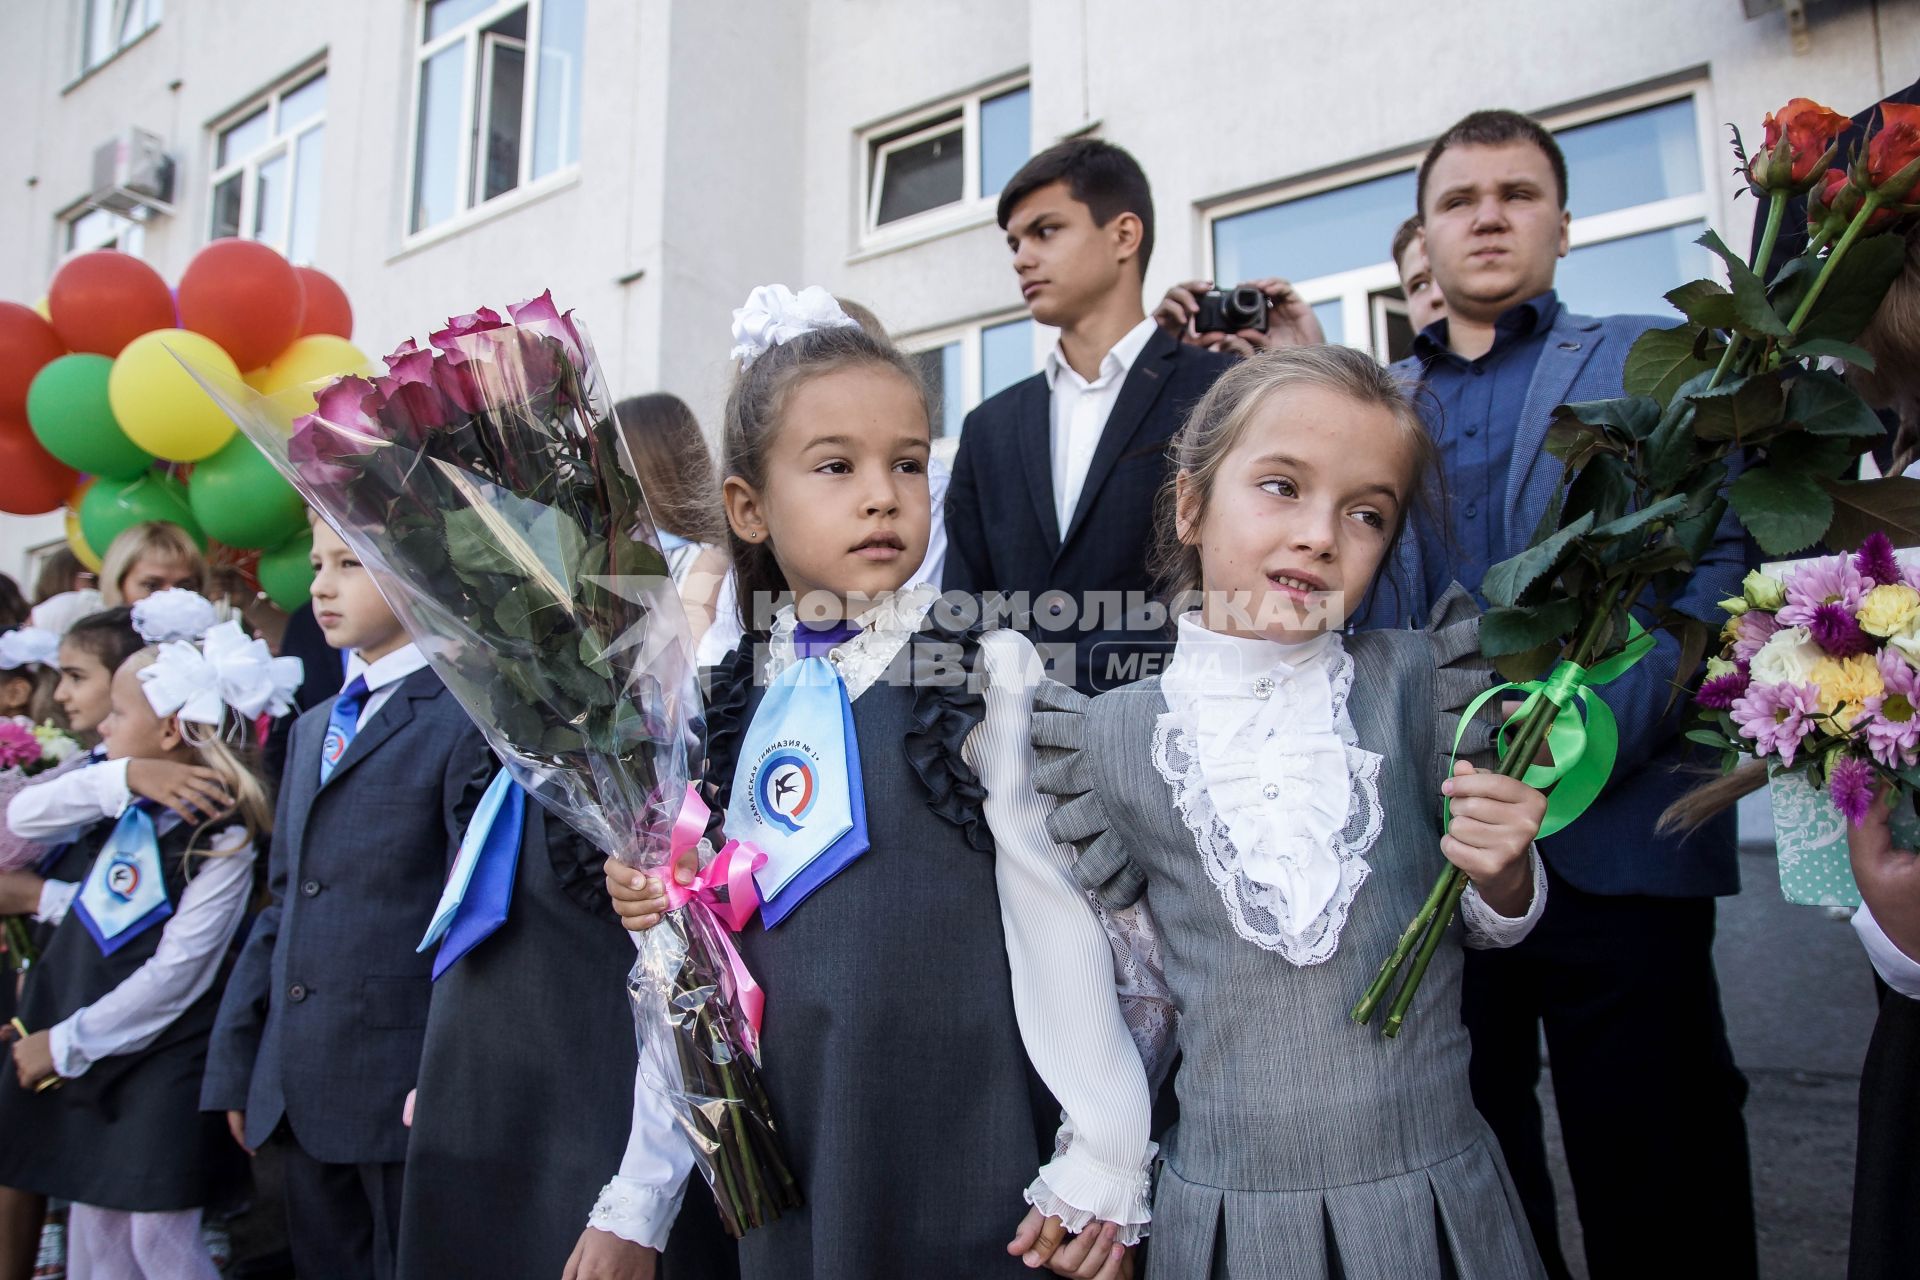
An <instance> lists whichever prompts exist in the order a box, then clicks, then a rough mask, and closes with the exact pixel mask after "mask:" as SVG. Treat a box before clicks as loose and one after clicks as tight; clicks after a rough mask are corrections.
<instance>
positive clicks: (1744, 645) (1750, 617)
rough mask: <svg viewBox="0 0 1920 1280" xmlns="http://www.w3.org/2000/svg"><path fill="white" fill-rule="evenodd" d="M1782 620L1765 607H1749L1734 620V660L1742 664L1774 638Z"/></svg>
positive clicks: (1749, 660)
mask: <svg viewBox="0 0 1920 1280" xmlns="http://www.w3.org/2000/svg"><path fill="white" fill-rule="evenodd" d="M1779 629H1780V621H1779V619H1777V618H1775V617H1774V616H1773V615H1772V614H1770V613H1768V612H1766V611H1765V610H1764V609H1749V610H1747V611H1746V612H1745V613H1743V614H1741V615H1740V616H1739V617H1738V618H1737V619H1735V620H1734V630H1735V633H1736V634H1735V636H1734V641H1733V660H1734V661H1735V662H1738V663H1740V664H1741V665H1742V666H1744V665H1746V664H1747V663H1749V662H1752V661H1753V655H1754V654H1756V653H1758V652H1760V650H1761V649H1762V648H1764V647H1765V646H1766V643H1767V641H1769V640H1771V639H1773V633H1774V632H1776V631H1778V630H1779Z"/></svg>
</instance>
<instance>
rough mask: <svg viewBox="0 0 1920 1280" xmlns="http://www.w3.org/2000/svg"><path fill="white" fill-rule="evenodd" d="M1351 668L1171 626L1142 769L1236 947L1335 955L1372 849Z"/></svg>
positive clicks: (1368, 775)
mask: <svg viewBox="0 0 1920 1280" xmlns="http://www.w3.org/2000/svg"><path fill="white" fill-rule="evenodd" d="M1352 687H1353V659H1352V658H1351V657H1350V656H1349V655H1348V654H1347V652H1346V649H1345V648H1344V647H1343V646H1342V644H1341V642H1340V637H1339V636H1338V635H1337V634H1335V633H1332V632H1328V633H1326V634H1324V635H1321V636H1318V637H1316V638H1314V639H1312V640H1310V641H1307V642H1306V643H1304V644H1298V645H1286V644H1280V643H1277V642H1275V641H1271V640H1262V639H1246V638H1242V637H1237V636H1228V635H1222V634H1220V633H1218V632H1214V631H1209V630H1207V629H1206V628H1205V627H1203V626H1201V625H1200V624H1199V622H1198V620H1197V619H1195V618H1193V617H1185V618H1182V619H1180V622H1179V639H1178V642H1177V644H1176V646H1175V649H1174V656H1173V660H1172V661H1171V662H1170V663H1169V664H1168V666H1167V671H1166V674H1165V675H1164V676H1163V677H1162V679H1161V692H1162V693H1163V695H1164V696H1165V698H1166V701H1167V711H1166V713H1165V714H1164V715H1162V716H1161V717H1160V720H1159V724H1158V727H1157V728H1156V730H1155V733H1154V741H1153V761H1154V766H1155V768H1157V769H1158V770H1159V771H1160V774H1161V776H1162V777H1164V778H1165V779H1166V780H1167V784H1168V785H1169V786H1170V787H1171V788H1172V789H1173V794H1174V801H1175V804H1176V806H1177V807H1178V809H1179V811H1180V814H1181V817H1182V819H1183V820H1184V821H1185V822H1186V825H1187V827H1188V829H1189V830H1190V831H1192V832H1193V834H1194V840H1195V843H1196V845H1197V846H1198V848H1199V852H1200V854H1201V858H1202V861H1203V862H1204V863H1205V865H1206V868H1207V873H1208V876H1209V877H1210V878H1211V879H1212V880H1213V882H1214V886H1215V888H1217V889H1218V890H1219V891H1220V896H1221V899H1222V901H1223V902H1224V903H1225V904H1226V907H1227V912H1228V914H1229V916H1230V917H1231V918H1232V920H1233V924H1234V929H1235V931H1236V932H1237V933H1239V935H1240V936H1241V937H1243V938H1245V939H1246V940H1247V941H1249V942H1252V943H1254V944H1255V945H1257V946H1261V947H1264V948H1266V949H1267V950H1269V951H1275V952H1278V953H1279V954H1280V955H1282V956H1284V957H1286V959H1288V960H1289V961H1291V962H1292V963H1294V964H1298V965H1308V964H1319V963H1320V962H1322V961H1324V960H1326V959H1328V958H1329V957H1331V956H1332V955H1333V953H1334V951H1335V949H1336V948H1337V946H1338V944H1339V936H1340V929H1341V927H1342V926H1343V925H1344V924H1345V923H1346V919H1347V913H1348V911H1349V910H1350V909H1351V908H1352V906H1353V899H1354V895H1355V893H1356V892H1357V891H1358V890H1359V888H1360V885H1361V884H1362V883H1363V882H1364V881H1365V880H1366V878H1367V875H1368V874H1369V872H1370V871H1371V868H1370V867H1369V865H1368V863H1367V861H1366V857H1365V855H1366V853H1367V851H1368V850H1369V849H1371V848H1372V847H1373V844H1374V842H1375V841H1376V840H1377V839H1379V836H1380V830H1381V827H1382V825H1383V821H1384V816H1385V815H1384V812H1383V810H1382V809H1381V805H1380V789H1379V777H1380V766H1381V758H1380V757H1379V756H1378V755H1376V754H1374V753H1373V752H1370V751H1364V750H1362V749H1361V748H1360V746H1359V738H1358V735H1357V734H1356V733H1355V732H1354V728H1353V721H1352V718H1351V717H1350V716H1349V715H1348V714H1347V696H1348V694H1349V693H1350V692H1351V690H1352Z"/></svg>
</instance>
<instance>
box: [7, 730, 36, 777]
mask: <svg viewBox="0 0 1920 1280" xmlns="http://www.w3.org/2000/svg"><path fill="white" fill-rule="evenodd" d="M39 758H40V739H38V738H36V737H34V736H33V729H32V727H31V726H29V725H24V724H21V723H19V722H18V721H17V720H0V769H12V768H15V767H17V766H19V765H26V764H32V763H33V762H34V761H36V760H38V759H39Z"/></svg>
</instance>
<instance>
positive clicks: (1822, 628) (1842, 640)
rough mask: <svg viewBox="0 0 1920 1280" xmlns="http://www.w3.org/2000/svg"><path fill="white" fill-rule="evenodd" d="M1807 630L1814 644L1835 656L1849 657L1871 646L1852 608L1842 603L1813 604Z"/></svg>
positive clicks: (1871, 643) (1871, 642)
mask: <svg viewBox="0 0 1920 1280" xmlns="http://www.w3.org/2000/svg"><path fill="white" fill-rule="evenodd" d="M1782 612H1784V610H1783V611H1782ZM1807 630H1808V632H1809V633H1811V634H1812V636H1813V642H1814V643H1815V644H1817V645H1819V646H1820V647H1821V648H1822V649H1825V650H1826V651H1827V652H1828V653H1830V654H1832V655H1833V656H1834V657H1836V658H1851V657H1852V656H1853V655H1854V654H1856V653H1865V652H1866V651H1867V650H1869V649H1871V648H1873V641H1872V639H1870V638H1869V637H1868V635H1867V633H1866V632H1864V631H1862V630H1861V629H1860V624H1859V622H1857V621H1856V620H1855V619H1854V616H1853V610H1852V609H1850V608H1848V607H1847V606H1845V605H1842V604H1819V605H1815V606H1814V607H1813V621H1812V622H1810V623H1808V624H1807Z"/></svg>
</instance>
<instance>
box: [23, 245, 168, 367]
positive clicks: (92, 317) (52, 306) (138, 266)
mask: <svg viewBox="0 0 1920 1280" xmlns="http://www.w3.org/2000/svg"><path fill="white" fill-rule="evenodd" d="M47 309H48V310H49V311H51V312H52V313H53V329H54V332H55V333H57V334H59V335H60V341H61V342H63V343H65V344H66V345H67V348H68V350H71V351H89V352H92V353H93V354H95V355H102V356H117V355H119V354H120V348H122V347H124V346H126V345H127V344H128V343H129V342H132V341H133V340H134V339H135V338H137V337H139V336H140V335H141V334H143V333H152V332H153V331H154V330H155V329H170V328H172V327H173V294H172V293H171V292H170V291H169V290H168V289H167V282H166V281H165V280H162V279H161V278H160V273H159V272H158V271H155V270H154V269H153V268H152V267H150V266H148V265H147V264H146V263H144V262H142V261H140V259H138V258H136V257H134V256H133V255H131V254H126V253H121V252H120V251H119V250H117V249H96V250H94V251H93V252H92V253H83V254H81V255H80V256H79V257H77V258H73V259H70V260H69V261H68V262H67V264H66V265H65V266H63V267H61V268H60V270H58V271H56V272H55V273H54V276H53V287H52V288H51V289H49V290H47Z"/></svg>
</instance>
